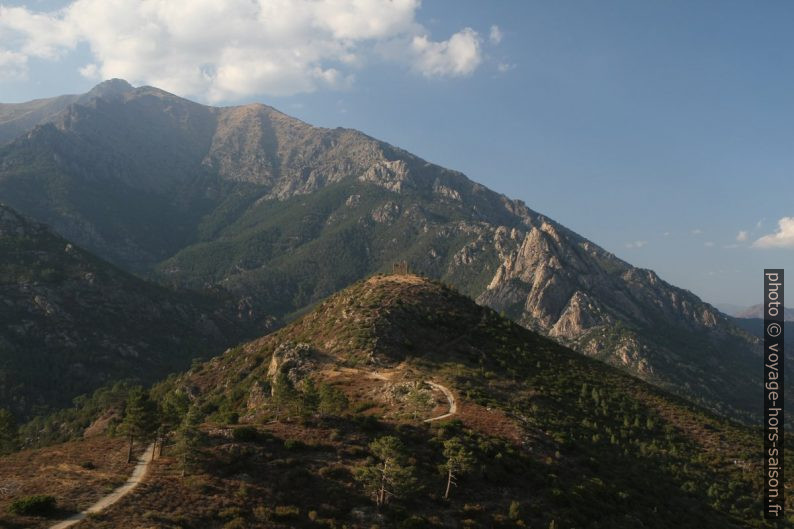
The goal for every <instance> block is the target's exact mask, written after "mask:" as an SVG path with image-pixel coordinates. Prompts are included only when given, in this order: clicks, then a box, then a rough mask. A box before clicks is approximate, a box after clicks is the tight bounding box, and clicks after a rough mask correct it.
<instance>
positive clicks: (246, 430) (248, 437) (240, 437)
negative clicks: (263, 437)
mask: <svg viewBox="0 0 794 529" xmlns="http://www.w3.org/2000/svg"><path fill="white" fill-rule="evenodd" d="M232 437H233V438H234V440H235V441H240V442H243V443H246V442H252V441H256V440H257V439H258V438H259V431H258V430H257V429H256V428H254V427H253V426H242V427H240V428H235V429H234V430H232Z"/></svg>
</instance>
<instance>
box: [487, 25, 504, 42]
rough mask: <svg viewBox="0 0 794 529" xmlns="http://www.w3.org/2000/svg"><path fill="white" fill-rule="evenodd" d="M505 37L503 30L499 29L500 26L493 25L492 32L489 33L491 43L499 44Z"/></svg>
mask: <svg viewBox="0 0 794 529" xmlns="http://www.w3.org/2000/svg"><path fill="white" fill-rule="evenodd" d="M503 37H504V34H503V33H502V30H501V29H499V26H497V25H493V26H491V32H490V33H489V34H488V40H489V41H490V42H491V44H499V43H500V42H502V38H503Z"/></svg>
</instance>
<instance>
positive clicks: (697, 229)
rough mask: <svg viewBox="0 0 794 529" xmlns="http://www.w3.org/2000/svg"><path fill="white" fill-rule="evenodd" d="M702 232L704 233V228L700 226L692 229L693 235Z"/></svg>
mask: <svg viewBox="0 0 794 529" xmlns="http://www.w3.org/2000/svg"><path fill="white" fill-rule="evenodd" d="M702 234H703V230H701V229H700V228H695V229H694V230H692V235H702Z"/></svg>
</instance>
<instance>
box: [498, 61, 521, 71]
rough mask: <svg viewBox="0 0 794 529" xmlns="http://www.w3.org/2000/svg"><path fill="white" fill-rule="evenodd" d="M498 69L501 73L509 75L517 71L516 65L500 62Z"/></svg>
mask: <svg viewBox="0 0 794 529" xmlns="http://www.w3.org/2000/svg"><path fill="white" fill-rule="evenodd" d="M496 69H497V70H498V71H499V73H507V72H509V71H510V70H515V69H516V65H515V64H512V63H507V62H500V63H499V64H497V65H496Z"/></svg>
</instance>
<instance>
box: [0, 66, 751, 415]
mask: <svg viewBox="0 0 794 529" xmlns="http://www.w3.org/2000/svg"><path fill="white" fill-rule="evenodd" d="M63 101H64V100H46V101H40V102H38V103H37V104H36V105H37V108H38V107H41V108H43V107H47V108H49V109H57V108H58V105H61V104H62V103H63ZM25 105H27V106H25ZM31 105H32V104H23V105H4V106H3V107H2V109H3V113H4V115H9V116H16V117H15V118H14V119H13V120H5V121H0V137H2V134H6V135H13V134H15V133H16V132H14V131H17V132H18V131H19V130H20V127H22V128H24V127H23V125H21V123H23V121H20V120H22V117H21V116H24V115H26V114H25V110H24V109H26V108H30V107H31ZM45 114H46V115H45ZM36 116H39V117H37V118H36V120H33V118H32V117H31V118H28V121H24V123H26V124H27V125H25V126H29V125H31V124H33V123H34V121H35V122H36V123H38V125H36V126H35V127H34V128H31V129H28V130H26V131H25V132H23V133H21V134H19V135H17V136H16V138H15V139H14V140H13V141H12V142H10V143H7V144H6V145H5V146H3V147H2V148H0V200H3V201H5V202H6V203H8V204H9V205H11V206H13V207H14V208H16V209H18V210H19V211H21V212H23V213H25V214H27V215H30V216H31V217H34V218H36V219H38V220H40V221H43V222H46V223H48V224H49V225H51V226H52V227H53V228H54V229H55V230H56V231H57V232H58V233H60V234H61V235H62V236H64V237H66V238H68V239H70V240H73V241H75V242H76V243H78V244H79V245H81V246H83V247H85V248H87V249H88V250H90V251H92V252H94V253H96V254H97V255H99V256H101V257H103V258H105V259H107V260H109V261H111V262H113V263H115V264H117V265H118V266H121V267H123V268H125V269H127V270H130V271H135V272H137V273H139V274H144V275H147V276H151V277H156V278H158V279H159V280H160V281H162V282H165V283H169V284H176V285H180V286H185V287H190V288H194V289H195V288H205V287H212V288H222V289H224V290H226V291H228V292H230V293H231V294H232V295H233V296H235V297H236V299H237V302H238V303H239V304H240V306H242V307H245V308H246V311H247V314H248V315H249V317H252V318H254V319H258V320H263V319H265V318H268V317H282V316H288V315H290V314H293V313H296V312H298V311H302V310H305V309H306V308H307V307H308V306H310V305H311V304H312V303H315V302H316V301H318V300H320V299H322V298H324V297H325V296H328V295H329V294H331V293H333V292H335V291H337V290H339V289H341V288H343V287H344V286H346V285H348V284H350V283H352V282H353V281H355V280H357V279H360V278H362V277H364V276H366V275H368V274H371V273H373V272H377V271H384V270H389V269H390V267H391V265H392V263H394V262H395V261H398V260H407V261H408V262H409V263H410V265H411V268H412V269H413V270H415V271H418V272H421V273H423V274H426V275H428V276H430V277H433V278H438V279H441V280H443V281H446V282H449V283H451V284H453V285H455V286H457V287H458V288H459V289H461V290H462V291H463V292H465V293H466V294H468V295H469V296H471V297H473V298H476V299H477V300H478V301H479V302H480V303H483V304H486V305H489V306H491V307H493V308H495V309H497V310H499V311H502V312H504V313H505V314H506V315H508V316H509V317H511V318H513V319H514V320H515V321H517V322H519V323H521V324H522V325H524V326H526V327H528V328H531V329H535V330H538V331H540V332H542V333H544V334H547V335H549V336H552V337H553V338H555V339H556V340H558V341H560V342H562V343H565V344H568V345H570V346H571V347H573V348H575V349H577V350H578V351H580V352H583V353H585V354H588V355H591V356H594V357H597V358H600V359H602V360H604V361H606V362H608V363H611V364H613V365H616V366H619V367H621V368H622V369H625V370H627V371H629V372H631V373H634V374H637V375H639V376H641V377H643V378H645V379H647V380H649V381H652V382H654V383H656V384H659V385H661V386H664V387H666V388H668V389H671V390H674V391H676V392H678V393H680V394H683V395H686V396H688V397H689V398H692V399H694V400H697V401H699V402H702V403H704V404H706V405H708V406H710V407H712V408H714V409H718V410H721V411H723V412H725V413H731V414H734V415H743V416H745V417H747V416H749V415H750V414H755V413H757V405H756V403H757V402H758V401H759V399H760V395H761V393H760V384H759V381H760V378H761V376H760V369H758V365H760V364H759V362H758V360H759V358H760V357H759V356H758V355H759V354H760V346H759V341H758V339H757V338H754V337H751V336H750V335H749V334H747V333H745V332H744V331H743V330H741V329H739V328H738V327H736V326H735V325H734V324H733V323H732V322H731V321H730V320H729V319H728V318H726V317H725V316H724V315H723V314H721V313H720V312H719V311H717V310H716V309H714V308H713V307H711V306H710V305H708V304H706V303H703V302H702V301H701V300H700V299H698V298H697V297H696V296H694V295H693V294H692V293H690V292H688V291H685V290H682V289H678V288H676V287H674V286H672V285H670V284H668V283H666V282H664V281H663V280H661V279H660V278H659V277H658V276H657V275H656V274H654V273H653V272H652V271H649V270H642V269H637V268H635V267H632V266H631V265H629V264H628V263H626V262H624V261H622V260H620V259H618V258H617V257H615V256H614V255H612V254H610V253H609V252H606V251H605V250H603V249H602V248H600V247H598V246H597V245H596V244H594V243H592V242H590V241H588V240H586V239H584V238H583V237H581V236H579V235H577V234H576V233H574V232H572V231H570V230H568V229H566V228H565V227H563V226H561V225H559V224H558V223H556V222H554V221H552V220H551V219H548V218H547V217H544V216H543V215H541V214H539V213H536V212H535V211H532V210H531V209H529V208H527V207H526V206H525V205H524V204H523V203H522V202H521V201H515V200H511V199H509V198H507V197H505V196H503V195H500V194H497V193H495V192H493V191H491V190H489V189H487V188H485V187H483V186H482V185H480V184H477V183H475V182H472V181H471V180H469V179H468V178H466V177H465V176H464V175H463V174H461V173H459V172H456V171H451V170H448V169H445V168H443V167H439V166H437V165H434V164H431V163H428V162H426V161H424V160H422V159H420V158H418V157H416V156H414V155H412V154H410V153H408V152H405V151H403V150H401V149H399V148H396V147H393V146H390V145H388V144H385V143H383V142H380V141H377V140H375V139H373V138H370V137H369V136H366V135H365V134H362V133H360V132H357V131H354V130H347V129H324V128H317V127H312V126H310V125H308V124H306V123H303V122H301V121H299V120H297V119H294V118H291V117H289V116H286V115H284V114H282V113H280V112H278V111H277V110H275V109H273V108H270V107H267V106H264V105H247V106H241V107H226V108H213V107H208V106H203V105H199V104H196V103H193V102H190V101H187V100H185V99H182V98H179V97H177V96H174V95H172V94H169V93H166V92H164V91H162V90H159V89H156V88H152V87H142V88H133V87H131V86H129V85H128V84H126V83H124V82H123V81H118V80H116V81H111V82H108V83H103V84H102V85H99V86H98V87H96V88H95V89H94V90H92V91H91V92H90V93H89V94H87V95H86V96H83V97H81V98H79V100H75V101H74V102H72V103H71V104H68V105H66V106H64V108H63V109H62V110H60V111H59V112H56V113H54V114H53V113H52V112H49V111H48V112H43V113H40V114H37V115H36Z"/></svg>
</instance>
